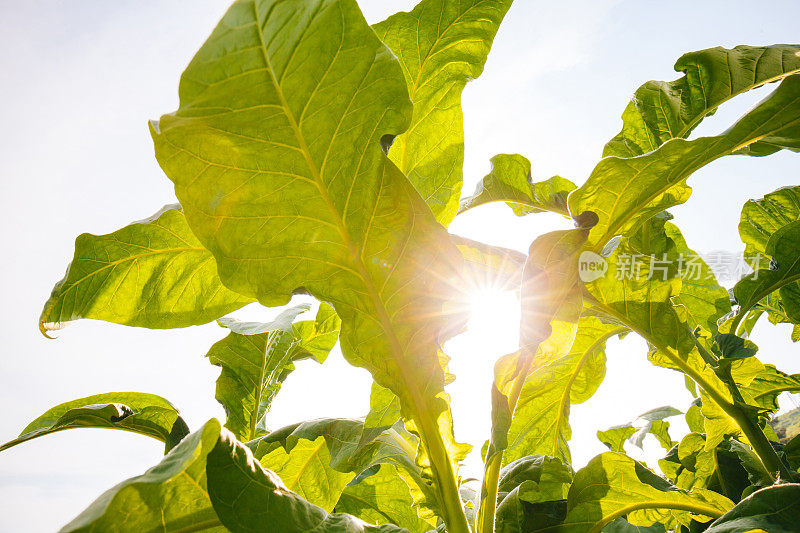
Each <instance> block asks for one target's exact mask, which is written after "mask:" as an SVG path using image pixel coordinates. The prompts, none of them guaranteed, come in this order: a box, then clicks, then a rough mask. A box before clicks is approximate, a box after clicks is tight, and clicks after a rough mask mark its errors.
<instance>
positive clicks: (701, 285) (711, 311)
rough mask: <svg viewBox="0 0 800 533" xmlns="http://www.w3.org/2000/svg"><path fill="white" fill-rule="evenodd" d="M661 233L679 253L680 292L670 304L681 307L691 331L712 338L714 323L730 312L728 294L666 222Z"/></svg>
mask: <svg viewBox="0 0 800 533" xmlns="http://www.w3.org/2000/svg"><path fill="white" fill-rule="evenodd" d="M664 230H665V233H666V235H667V237H669V238H670V239H672V242H673V243H674V244H675V251H676V252H677V253H678V263H679V264H678V267H679V272H678V275H679V276H680V278H681V289H680V293H679V294H677V295H676V296H674V297H673V298H672V301H673V303H676V304H680V305H683V307H684V308H685V309H686V313H687V320H688V321H689V323H690V325H691V326H692V327H696V326H700V327H702V328H704V329H705V330H706V331H708V332H710V333H712V334H715V333H717V329H718V328H717V320H718V319H719V318H720V317H722V316H724V315H726V314H727V313H730V312H731V298H730V295H729V293H728V290H727V289H726V288H724V287H722V286H721V285H720V284H719V283H718V282H717V280H716V277H715V276H714V272H713V271H712V270H711V268H710V267H709V266H708V265H707V264H706V262H705V261H703V258H702V257H700V255H699V254H698V253H697V252H695V251H694V250H692V249H690V248H689V246H688V245H687V244H686V241H685V240H684V238H683V235H682V234H681V232H680V230H679V229H678V227H677V226H676V225H675V224H672V223H671V222H667V223H666V224H664Z"/></svg>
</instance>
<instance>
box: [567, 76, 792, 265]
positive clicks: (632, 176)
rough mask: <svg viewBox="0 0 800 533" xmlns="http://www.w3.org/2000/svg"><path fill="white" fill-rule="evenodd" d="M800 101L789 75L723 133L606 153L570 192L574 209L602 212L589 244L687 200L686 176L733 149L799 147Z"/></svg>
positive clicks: (752, 151) (596, 245)
mask: <svg viewBox="0 0 800 533" xmlns="http://www.w3.org/2000/svg"><path fill="white" fill-rule="evenodd" d="M799 102H800V76H789V77H788V78H786V79H785V80H783V82H781V84H780V85H779V86H778V88H777V89H775V91H773V92H772V94H770V95H769V96H768V97H767V98H766V99H765V100H763V101H762V102H761V103H760V104H758V105H757V106H756V107H755V108H754V109H752V110H751V111H750V112H749V113H747V114H746V115H745V116H744V117H742V118H741V119H739V121H738V122H736V124H734V125H733V126H732V127H731V128H729V129H728V130H727V131H725V132H724V133H722V134H720V135H717V136H715V137H701V138H699V139H695V140H692V141H686V140H684V139H673V140H670V141H668V142H666V143H664V144H663V145H661V147H659V148H658V149H656V150H655V151H653V152H650V153H648V154H645V155H642V156H640V157H634V158H629V159H625V158H619V157H607V158H605V159H603V160H601V161H600V163H599V164H598V165H597V166H596V167H595V169H594V170H593V171H592V174H591V175H590V176H589V179H588V180H587V181H586V183H585V184H584V185H583V186H581V187H580V188H578V189H576V190H575V191H574V192H573V193H572V194H570V196H569V209H570V212H571V213H572V214H573V216H574V215H578V214H581V213H583V212H585V211H593V212H595V213H596V214H597V215H598V217H599V221H598V223H597V225H596V226H595V227H594V228H593V230H592V233H591V235H590V236H589V242H590V244H591V245H592V248H593V249H594V250H595V251H599V250H600V249H602V248H603V246H605V244H606V243H607V242H608V241H609V240H610V239H611V238H613V237H614V236H616V235H620V234H623V235H626V234H630V233H632V232H633V231H635V230H636V229H637V228H638V227H639V226H641V224H642V223H643V222H644V221H646V220H647V219H649V218H650V217H652V216H654V215H656V214H658V213H660V212H662V211H663V210H664V209H667V208H669V207H671V206H674V205H678V204H681V203H683V202H685V201H686V200H688V198H689V196H690V194H691V188H690V187H689V186H688V185H687V184H686V180H687V178H689V177H690V176H691V174H692V173H693V172H694V171H696V170H698V169H699V168H701V167H703V166H704V165H706V164H708V163H710V162H712V161H714V160H715V159H718V158H720V157H722V156H725V155H729V154H734V153H739V154H745V153H746V154H749V155H758V156H761V155H767V154H768V153H772V152H775V151H777V150H779V149H782V148H786V149H789V150H793V151H797V150H800V103H799Z"/></svg>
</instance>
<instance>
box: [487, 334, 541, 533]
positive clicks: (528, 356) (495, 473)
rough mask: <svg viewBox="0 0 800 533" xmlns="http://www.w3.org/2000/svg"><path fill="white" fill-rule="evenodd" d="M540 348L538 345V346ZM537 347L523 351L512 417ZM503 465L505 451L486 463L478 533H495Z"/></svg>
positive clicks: (513, 388) (513, 392) (511, 403)
mask: <svg viewBox="0 0 800 533" xmlns="http://www.w3.org/2000/svg"><path fill="white" fill-rule="evenodd" d="M536 346H537V347H538V345H536ZM535 353H536V347H526V348H525V349H523V352H522V354H521V355H522V358H521V361H520V364H519V365H518V368H517V375H516V376H515V377H514V382H513V384H512V385H511V391H510V392H509V395H508V410H509V412H510V413H511V415H512V417H513V415H514V411H515V410H516V408H517V403H518V402H519V397H520V395H521V394H522V387H523V386H524V385H525V380H526V379H527V378H528V373H529V372H530V369H531V365H532V364H533V356H534V354H535ZM502 463H503V451H502V450H501V451H500V452H498V453H496V454H495V455H494V456H492V457H491V458H490V459H489V461H488V462H487V463H486V472H485V474H484V476H483V486H482V488H481V504H480V509H479V510H478V520H477V521H476V522H477V523H476V525H477V529H478V533H494V518H495V512H496V509H497V490H498V484H499V482H500V467H501V466H502Z"/></svg>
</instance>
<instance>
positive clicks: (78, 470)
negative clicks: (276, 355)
mask: <svg viewBox="0 0 800 533" xmlns="http://www.w3.org/2000/svg"><path fill="white" fill-rule="evenodd" d="M360 3H361V6H362V9H363V11H364V13H365V16H366V17H367V19H368V20H369V21H370V22H377V21H379V20H382V19H383V18H385V17H386V16H387V15H389V14H391V13H393V12H395V11H398V10H408V9H410V8H411V7H413V4H414V2H413V0H391V1H387V0H362V1H361V2H360ZM226 5H227V2H224V1H219V0H193V1H192V2H185V1H183V2H182V1H179V0H158V1H156V0H147V1H145V0H137V1H133V0H118V1H115V2H107V1H103V0H72V1H69V2H68V1H57V0H50V1H42V0H36V1H28V2H12V1H11V0H0V47H2V49H3V50H4V52H5V53H3V54H1V55H0V73H2V74H0V76H2V83H0V106H1V107H2V115H1V116H2V117H3V119H4V125H3V126H4V127H3V128H2V129H0V180H2V191H3V194H2V196H0V206H1V207H2V212H3V213H4V214H5V216H4V218H3V219H2V222H0V238H1V239H2V243H3V250H4V252H3V255H2V257H3V260H2V261H0V294H2V296H3V297H2V305H0V333H2V339H3V348H2V356H1V357H2V358H0V365H2V366H0V405H2V407H3V409H2V414H1V415H0V441H6V440H10V439H11V438H13V437H15V436H16V435H17V434H18V433H19V431H20V430H21V429H22V428H23V427H24V426H25V425H26V424H27V423H28V422H29V421H31V420H32V419H34V418H35V417H36V416H38V415H39V414H41V413H42V412H44V411H45V410H46V409H48V408H49V407H51V406H53V405H55V404H58V403H61V402H64V401H67V400H71V399H74V398H79V397H83V396H88V395H91V394H97V393H102V392H110V391H143V392H150V393H155V394H160V395H162V396H164V397H166V398H167V399H169V400H170V401H171V402H172V403H173V404H175V405H176V406H177V407H178V408H180V410H181V412H182V413H183V415H184V417H185V418H186V419H187V421H188V422H189V424H190V426H191V427H193V428H197V427H199V426H200V425H201V424H203V423H204V422H205V421H206V420H208V419H209V418H211V417H218V418H223V416H224V415H223V411H222V408H221V407H220V406H219V405H218V404H217V403H216V401H215V400H214V381H215V380H216V378H217V375H218V373H219V369H218V368H217V367H214V366H212V365H210V364H209V363H208V361H206V360H205V358H204V354H205V353H206V352H207V350H208V348H209V347H210V346H211V344H213V343H214V342H215V341H217V340H219V339H220V338H222V337H223V336H224V335H225V332H224V330H222V329H221V328H219V327H218V326H216V325H215V324H210V325H206V326H200V327H192V328H186V329H182V330H166V331H154V330H143V329H137V328H128V327H124V326H118V325H113V324H106V323H101V322H95V321H90V320H84V321H81V322H79V323H76V324H74V325H71V326H70V327H68V328H66V329H64V330H63V331H61V332H59V334H58V339H57V340H54V341H49V340H46V339H44V338H43V337H42V336H41V335H40V333H39V332H38V329H37V319H38V316H39V312H40V311H41V307H42V305H43V304H44V302H45V300H46V299H47V296H48V295H49V292H50V290H51V289H52V286H53V284H54V283H55V282H56V281H58V280H59V279H61V277H62V276H63V273H64V270H65V268H66V266H67V263H68V262H69V260H70V258H71V257H72V252H73V243H74V239H75V237H76V236H77V235H79V234H80V233H83V232H91V233H95V234H102V233H108V232H111V231H114V230H115V229H118V228H120V227H122V226H125V225H127V224H128V223H130V222H131V221H134V220H140V219H142V218H145V217H146V216H148V215H150V214H152V213H154V212H155V211H157V210H158V209H159V208H160V207H161V206H162V205H164V204H168V203H172V202H174V201H175V197H174V193H173V190H172V184H171V182H170V181H169V180H168V179H167V178H166V177H165V176H164V174H163V172H162V171H161V170H160V168H159V167H158V165H157V163H156V161H155V158H154V157H153V147H152V142H151V139H150V136H149V134H148V131H147V120H148V119H153V118H157V117H159V116H160V115H161V114H163V113H166V112H170V111H172V110H174V109H175V108H176V107H177V104H178V102H177V86H178V78H179V76H180V73H181V72H182V70H183V69H184V68H185V66H186V64H187V63H188V62H189V60H190V59H191V57H192V55H193V54H194V52H195V51H196V50H197V49H198V48H199V46H200V45H201V44H202V42H203V41H204V39H205V38H206V37H207V36H208V34H209V33H210V32H211V30H212V29H213V27H214V25H215V23H216V21H217V20H218V19H219V17H220V16H221V15H222V13H223V12H224V10H225V8H226ZM797 20H800V3H798V2H796V1H773V2H770V3H769V9H767V8H761V9H753V4H752V2H746V3H745V2H743V1H727V2H723V1H706V2H697V1H696V0H692V1H683V0H680V1H673V2H669V3H663V2H652V1H648V2H635V1H632V0H629V1H602V0H601V1H597V0H579V1H562V2H544V1H539V0H517V2H516V3H515V4H514V6H513V7H512V8H511V10H510V11H509V13H508V15H507V17H506V20H505V22H504V23H503V25H502V27H501V29H500V31H499V32H498V35H497V38H496V39H495V43H494V47H493V50H492V53H491V55H490V57H489V60H488V62H487V64H486V69H485V71H484V73H483V75H482V76H481V77H480V78H479V79H478V80H476V81H473V82H471V83H470V84H469V85H468V86H467V88H466V89H465V91H464V94H463V108H464V115H465V132H466V133H465V137H466V159H465V165H464V177H465V185H464V194H465V195H466V194H470V193H471V192H472V191H473V189H474V187H475V184H476V183H477V181H478V180H479V179H480V178H481V177H482V176H483V175H485V174H486V173H487V172H488V170H489V158H490V157H491V156H493V155H495V154H497V153H521V154H523V155H525V156H526V157H528V158H529V159H530V160H531V161H532V164H533V175H534V179H536V180H540V179H546V178H548V177H550V176H552V175H554V174H559V175H562V176H564V177H567V178H570V179H572V180H573V181H575V182H577V183H579V184H580V183H582V182H583V181H584V180H585V179H586V177H587V176H588V174H589V173H590V172H591V169H592V168H593V167H594V165H595V164H596V163H597V161H598V159H599V157H600V154H601V151H602V147H603V144H604V143H605V142H606V141H607V140H608V139H610V138H611V137H612V136H613V135H614V134H616V133H617V132H618V131H619V128H620V126H621V121H620V118H619V117H620V114H621V112H622V110H623V109H624V107H625V105H626V103H627V101H628V99H629V98H630V95H631V93H632V92H633V91H634V90H635V89H636V88H637V87H638V86H639V85H640V84H642V83H644V82H645V81H647V80H650V79H658V80H671V79H674V78H676V77H678V74H677V73H675V72H674V70H673V68H672V66H673V64H674V63H675V61H676V60H677V59H678V57H680V55H681V54H682V53H684V52H688V51H692V50H699V49H703V48H708V47H712V46H717V45H722V46H726V47H731V46H734V45H737V44H752V45H764V44H775V43H791V42H797V41H798V40H799V39H800V35H799V34H798V31H797V22H796V21H797ZM771 88H772V87H767V88H764V89H761V90H758V91H754V92H753V94H748V95H746V96H744V97H740V98H738V99H736V100H734V101H733V102H731V103H730V104H726V106H725V107H724V108H723V109H721V110H720V111H719V112H718V113H717V114H716V115H715V116H714V117H711V118H709V119H707V120H706V121H705V122H704V123H703V124H702V125H701V127H700V128H698V130H697V131H696V132H695V133H694V136H699V135H711V134H715V133H719V132H721V131H722V130H724V129H725V128H726V127H727V126H728V125H729V124H730V123H731V122H732V120H735V118H736V117H738V116H739V115H741V113H743V112H744V111H746V110H747V109H748V108H749V107H751V106H752V105H753V104H755V103H756V102H757V101H758V100H760V99H761V98H763V97H764V96H765V95H766V94H768V92H769V90H770V89H771ZM799 177H800V160H798V156H797V154H791V153H779V154H777V155H774V156H771V157H769V158H759V159H756V158H744V157H729V158H726V159H723V160H719V161H716V162H714V163H713V164H711V165H709V166H708V167H706V168H704V169H702V170H701V171H699V172H697V173H696V174H695V175H694V176H693V177H692V178H691V180H690V182H689V183H690V185H692V186H693V188H694V194H693V196H692V198H691V199H690V200H689V202H688V203H687V204H685V205H682V206H679V207H677V208H674V209H673V210H672V212H673V214H674V215H675V222H676V223H677V224H678V225H679V226H680V227H681V228H682V230H683V232H684V235H685V237H686V239H687V241H688V243H689V245H690V246H691V247H692V248H693V249H695V250H697V251H699V252H713V251H716V250H722V251H730V252H741V251H742V249H743V245H742V244H741V242H740V240H739V236H738V232H737V230H736V228H737V224H738V221H739V214H740V211H741V206H742V204H743V203H744V202H745V201H746V200H748V199H749V198H758V197H761V196H763V195H764V194H765V193H768V192H770V191H772V190H774V189H776V188H778V187H780V186H783V185H787V184H792V185H794V184H797V183H798V181H799V180H798V178H799ZM566 227H569V223H568V221H566V220H563V219H559V218H558V217H555V216H550V215H532V216H528V217H524V218H517V217H515V216H514V215H513V214H511V212H510V210H508V209H507V208H505V207H503V206H487V207H481V208H478V209H475V210H474V211H472V212H469V213H467V214H465V215H464V216H462V217H459V218H458V219H456V221H455V222H454V223H453V224H452V226H451V231H452V232H453V233H458V234H461V235H464V236H467V237H470V238H473V239H478V240H483V241H486V242H489V243H491V244H496V245H502V246H507V247H511V248H516V249H519V250H526V249H527V247H528V245H529V244H530V242H531V241H532V240H533V239H534V238H535V237H536V236H538V235H540V234H542V233H544V232H546V231H551V230H554V229H562V228H566ZM488 303H498V304H501V305H502V306H503V308H504V309H503V308H501V310H500V311H495V310H494V308H491V310H492V312H489V311H488V310H489V309H490V308H488V307H487V302H486V301H485V300H482V301H481V304H482V305H481V306H478V308H477V309H476V314H475V316H473V320H472V321H471V323H470V328H469V329H468V331H467V332H466V333H464V334H463V335H461V336H459V337H457V338H455V339H452V340H451V341H450V342H449V343H448V345H447V347H446V348H447V351H448V353H449V354H450V356H451V357H452V368H451V370H452V371H453V373H454V374H455V375H456V377H457V379H456V382H455V383H454V384H453V385H452V386H450V387H449V392H450V394H451V396H452V398H453V410H454V418H455V430H456V435H457V437H458V438H459V440H461V441H465V442H469V443H470V444H473V445H474V446H475V448H476V450H479V449H480V446H481V444H482V443H483V442H484V440H485V439H486V438H487V436H488V431H489V426H490V418H489V386H490V383H491V379H492V378H491V369H492V366H493V364H494V361H495V360H496V359H497V357H499V356H500V355H502V354H504V353H507V352H510V351H513V350H514V349H515V347H516V331H517V324H516V320H517V318H518V312H517V311H516V310H515V309H514V302H513V298H512V299H510V298H509V296H508V295H499V296H496V297H493V298H492V299H490V301H489V302H488ZM276 314H277V311H276V310H274V309H258V308H255V307H253V306H251V307H248V308H246V309H245V311H243V312H242V313H241V315H240V316H243V317H246V318H250V319H264V320H266V319H269V318H271V317H273V316H274V315H276ZM309 318H310V317H309ZM788 337H789V328H788V327H787V326H773V325H771V324H768V323H767V322H766V321H763V323H761V324H760V325H759V326H758V327H757V328H756V331H755V334H754V337H753V339H754V340H755V341H756V343H757V344H759V346H760V347H761V352H760V354H759V357H760V358H761V360H762V361H763V362H769V363H773V364H777V365H778V367H779V368H782V369H783V370H785V371H789V372H800V354H798V347H797V346H796V345H792V343H791V342H789V341H788ZM607 355H608V371H607V376H606V379H605V381H604V383H603V385H602V386H601V387H600V389H599V390H598V392H597V394H596V395H595V396H594V397H593V398H592V399H591V400H589V401H588V402H587V403H585V404H581V405H578V406H574V407H573V416H572V422H573V430H574V437H573V455H574V458H575V466H576V467H580V466H581V465H583V464H585V463H586V462H587V461H588V459H589V458H591V457H592V456H593V455H595V454H597V453H600V452H602V451H603V450H604V446H603V445H602V444H601V443H600V442H599V441H597V439H596V438H595V432H596V431H597V430H598V429H605V428H607V427H609V426H612V425H616V424H620V423H625V422H627V421H629V420H631V419H633V418H635V417H636V416H637V415H638V414H640V413H642V412H645V411H647V410H649V409H651V408H654V407H658V406H662V405H667V404H670V405H674V406H675V407H677V408H679V409H682V410H683V409H685V408H686V407H687V405H688V402H689V401H690V400H691V398H690V396H689V394H688V392H686V391H685V389H684V388H683V378H682V376H680V375H679V374H677V373H675V372H671V371H669V370H665V369H660V368H655V367H653V366H651V365H650V364H649V363H648V362H647V361H646V346H645V343H644V342H643V341H641V340H640V339H636V338H634V336H628V338H626V339H625V340H623V341H611V342H610V343H609V348H608V351H607ZM369 386H370V379H369V375H368V374H367V373H366V371H364V370H362V369H356V368H353V367H350V366H349V365H347V363H345V362H344V361H343V359H342V357H341V354H340V352H339V351H338V348H337V349H336V350H334V352H333V353H332V354H331V357H330V358H329V360H328V361H327V362H326V363H325V364H324V365H316V364H314V363H311V362H304V363H301V364H299V365H298V371H296V372H295V373H294V374H293V375H292V376H290V378H289V379H288V380H287V382H286V383H285V385H284V387H283V389H282V391H281V393H280V394H279V396H278V398H277V400H276V401H275V403H274V406H273V410H272V412H271V413H270V415H269V418H268V425H269V426H270V427H272V428H277V427H280V426H282V425H284V424H287V423H292V422H296V421H299V420H304V419H309V418H316V417H322V416H343V417H357V416H362V415H364V414H365V412H366V410H367V408H368V396H369ZM309 391H313V394H310V393H309ZM787 405H789V406H792V403H791V400H790V401H788V402H787ZM673 421H675V422H676V423H675V424H674V426H675V432H674V434H673V438H675V437H676V436H679V435H680V433H681V431H685V425H683V424H682V423H681V422H680V420H679V419H673ZM162 449H163V447H162V445H161V444H159V443H158V442H156V441H154V440H152V439H148V438H146V437H141V436H136V435H131V434H128V433H123V432H115V431H107V430H76V431H66V432H62V433H59V434H56V435H53V436H49V437H46V438H42V439H37V440H34V441H32V442H30V443H27V444H24V445H21V446H18V447H16V448H14V449H11V450H9V451H6V452H3V453H2V454H0V533H3V532H17V531H27V532H39V531H42V532H45V531H53V530H55V529H57V528H58V527H60V526H61V525H63V524H65V523H66V522H68V521H69V520H70V519H72V518H73V517H74V516H75V515H77V514H78V513H79V512H80V511H81V510H83V509H84V508H85V507H86V506H87V505H88V504H89V503H90V502H91V501H92V500H93V499H94V498H95V497H97V496H98V495H99V494H100V493H101V492H103V491H104V490H106V489H107V488H109V487H111V486H113V485H114V484H116V483H118V482H120V481H122V480H123V479H126V478H128V477H132V476H135V475H138V474H141V473H142V472H143V471H144V470H146V469H147V468H149V467H150V466H152V465H154V464H156V463H157V462H158V461H159V460H160V457H161V453H162ZM656 452H657V445H656V446H654V445H653V444H652V443H650V444H648V446H646V453H645V454H644V455H643V457H644V458H646V459H648V460H649V461H650V462H651V463H652V462H654V461H653V460H652V458H655V457H656ZM475 455H476V454H474V455H473V456H472V457H471V458H469V459H468V461H467V465H466V467H465V470H464V473H463V474H464V475H466V476H473V477H479V476H480V458H479V456H478V457H476V456H475Z"/></svg>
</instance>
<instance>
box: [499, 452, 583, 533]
mask: <svg viewBox="0 0 800 533" xmlns="http://www.w3.org/2000/svg"><path fill="white" fill-rule="evenodd" d="M571 482H572V471H571V470H570V468H569V467H568V466H567V465H565V464H564V463H562V462H561V461H559V460H558V459H555V458H553V457H546V456H542V455H533V456H528V457H523V458H521V459H518V460H516V461H514V462H513V463H511V464H509V465H508V466H506V467H505V468H504V469H503V470H502V472H501V473H500V482H499V488H498V506H497V518H496V524H495V532H496V533H517V532H519V531H535V530H537V529H540V528H543V527H546V526H551V525H555V524H558V523H560V522H561V521H562V520H563V519H564V515H565V514H566V509H567V505H566V499H567V494H568V491H569V486H570V483H571Z"/></svg>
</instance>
